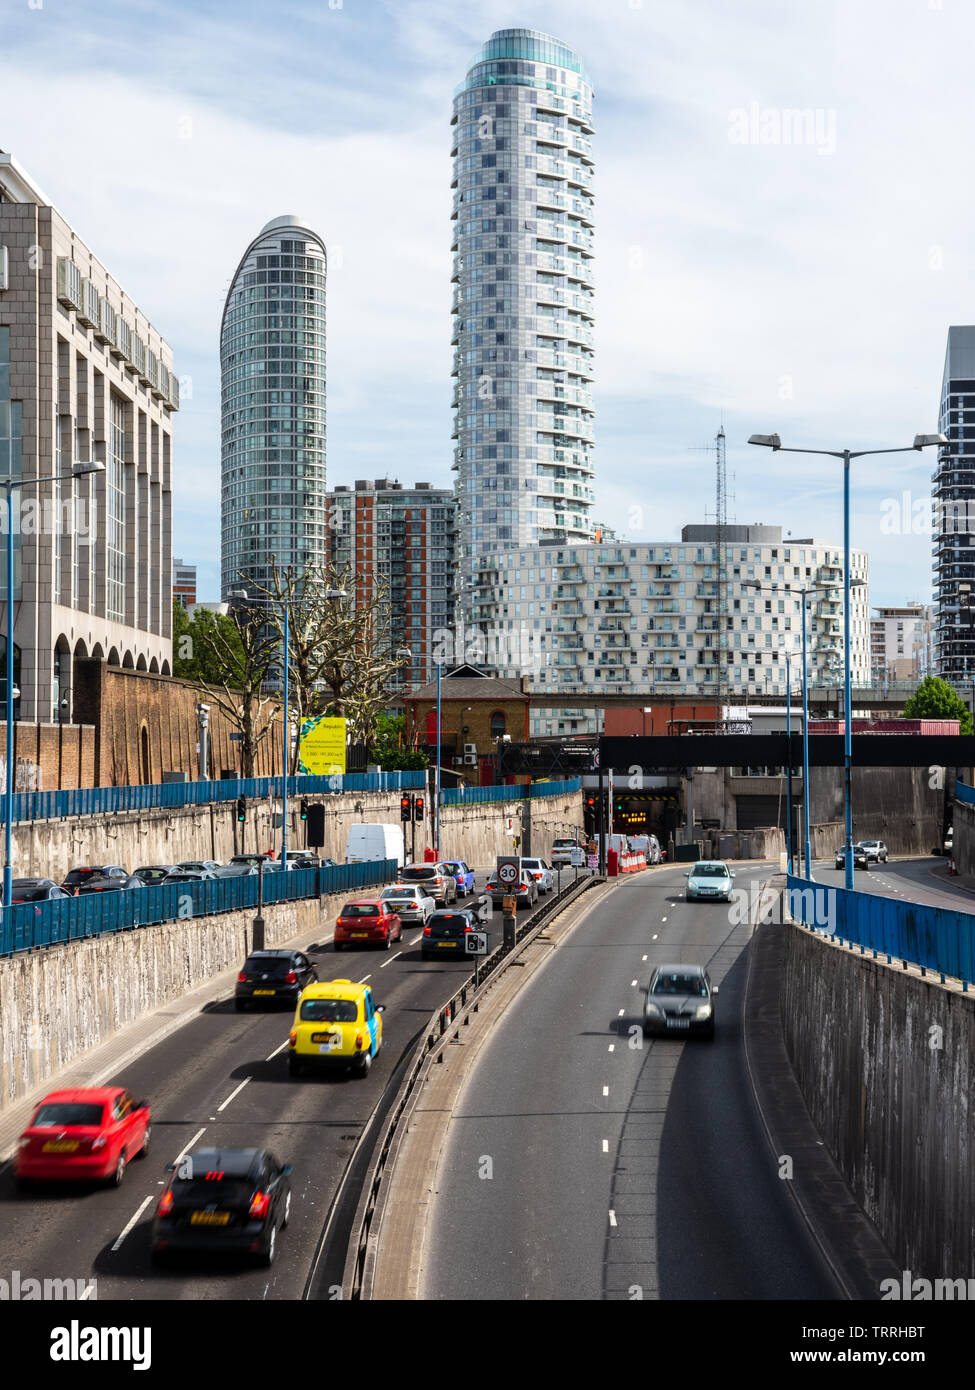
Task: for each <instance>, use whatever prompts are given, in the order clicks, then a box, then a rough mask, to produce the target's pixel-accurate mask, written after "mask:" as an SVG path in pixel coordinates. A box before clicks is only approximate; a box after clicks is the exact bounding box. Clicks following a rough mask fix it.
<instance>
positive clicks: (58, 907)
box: [0, 859, 398, 956]
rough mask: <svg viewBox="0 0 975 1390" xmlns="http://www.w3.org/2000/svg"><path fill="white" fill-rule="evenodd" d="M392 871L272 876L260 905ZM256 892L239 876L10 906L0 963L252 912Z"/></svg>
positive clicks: (386, 867)
mask: <svg viewBox="0 0 975 1390" xmlns="http://www.w3.org/2000/svg"><path fill="white" fill-rule="evenodd" d="M397 869H398V865H397V861H396V860H395V859H379V860H371V861H369V862H367V863H362V864H335V865H330V866H326V867H324V868H321V869H289V870H288V872H287V873H284V872H282V871H280V870H279V871H277V872H274V873H269V874H265V875H264V901H265V903H279V902H293V901H295V900H296V899H299V898H317V897H323V896H324V895H325V894H328V893H353V892H357V891H358V890H359V889H361V888H367V887H370V886H372V885H373V884H379V883H391V882H392V881H393V879H395V877H396V873H397ZM259 888H260V884H259V883H258V878H257V875H256V874H255V875H251V874H245V875H242V876H241V877H240V878H219V879H202V880H200V881H199V882H186V883H160V884H157V885H156V886H155V887H152V888H142V889H138V888H133V889H114V890H108V891H106V892H104V893H86V894H83V895H82V896H81V897H77V898H57V899H55V900H54V901H53V902H41V903H17V904H15V905H14V906H13V907H11V908H9V909H8V910H7V911H6V912H5V913H4V914H3V922H2V924H0V956H9V955H12V954H13V953H14V952H15V951H29V950H31V949H33V948H34V947H38V946H55V945H58V944H59V943H60V942H63V941H76V940H78V939H80V938H82V937H87V936H102V935H103V934H104V933H106V932H118V931H132V930H133V929H134V928H136V927H150V926H155V925H157V924H158V923H160V922H176V921H179V920H181V919H183V918H193V917H206V916H211V915H213V914H214V913H217V912H234V911H236V910H238V909H240V908H252V907H256V906H257V900H258V889H259Z"/></svg>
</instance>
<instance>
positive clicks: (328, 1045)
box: [318, 1038, 342, 1052]
mask: <svg viewBox="0 0 975 1390" xmlns="http://www.w3.org/2000/svg"><path fill="white" fill-rule="evenodd" d="M341 1046H342V1039H341V1038H334V1039H333V1040H332V1041H331V1042H323V1043H319V1044H318V1050H319V1052H335V1051H337V1050H338V1049H339V1048H340V1047H341Z"/></svg>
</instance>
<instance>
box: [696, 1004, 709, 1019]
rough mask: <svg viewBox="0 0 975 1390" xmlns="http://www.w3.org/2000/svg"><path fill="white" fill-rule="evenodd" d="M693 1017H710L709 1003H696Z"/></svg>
mask: <svg viewBox="0 0 975 1390" xmlns="http://www.w3.org/2000/svg"><path fill="white" fill-rule="evenodd" d="M694 1017H695V1018H710V1017H711V1005H710V1004H698V1006H697V1010H696V1012H695V1014H694Z"/></svg>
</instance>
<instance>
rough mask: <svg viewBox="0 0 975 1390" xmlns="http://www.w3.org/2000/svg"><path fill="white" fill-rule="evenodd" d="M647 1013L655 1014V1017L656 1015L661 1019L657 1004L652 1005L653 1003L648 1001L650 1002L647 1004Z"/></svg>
mask: <svg viewBox="0 0 975 1390" xmlns="http://www.w3.org/2000/svg"><path fill="white" fill-rule="evenodd" d="M647 1013H648V1014H654V1015H656V1017H657V1018H659V1017H660V1008H659V1006H658V1005H657V1004H651V1003H650V1002H649V1001H648V1002H647Z"/></svg>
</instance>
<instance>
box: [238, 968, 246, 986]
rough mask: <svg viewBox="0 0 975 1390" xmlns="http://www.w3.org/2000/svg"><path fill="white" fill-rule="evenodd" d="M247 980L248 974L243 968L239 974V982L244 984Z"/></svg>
mask: <svg viewBox="0 0 975 1390" xmlns="http://www.w3.org/2000/svg"><path fill="white" fill-rule="evenodd" d="M246 980H247V976H246V975H245V974H244V972H243V970H242V971H241V972H240V974H239V975H238V976H237V983H238V984H239V985H242V984H244V983H245V981H246Z"/></svg>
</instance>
